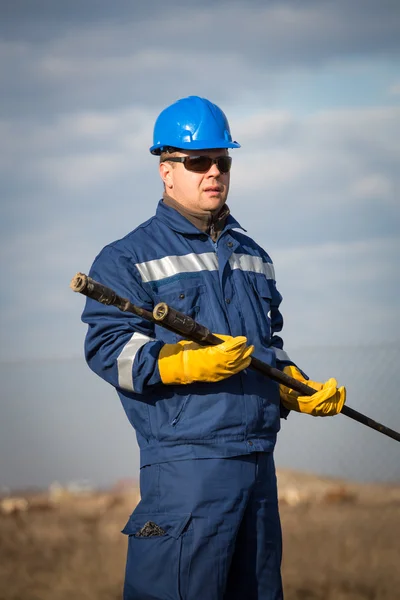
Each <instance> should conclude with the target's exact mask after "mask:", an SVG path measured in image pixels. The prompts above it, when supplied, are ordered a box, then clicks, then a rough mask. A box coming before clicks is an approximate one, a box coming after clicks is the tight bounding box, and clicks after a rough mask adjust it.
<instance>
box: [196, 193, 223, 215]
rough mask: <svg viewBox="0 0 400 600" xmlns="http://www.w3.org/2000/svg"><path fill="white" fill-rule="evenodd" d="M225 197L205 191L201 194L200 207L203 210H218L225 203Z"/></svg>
mask: <svg viewBox="0 0 400 600" xmlns="http://www.w3.org/2000/svg"><path fill="white" fill-rule="evenodd" d="M225 201H226V198H225V196H224V195H222V194H220V193H213V194H210V193H207V194H206V196H203V202H202V208H203V209H204V210H212V211H215V210H218V209H220V208H222V206H223V205H224V204H225Z"/></svg>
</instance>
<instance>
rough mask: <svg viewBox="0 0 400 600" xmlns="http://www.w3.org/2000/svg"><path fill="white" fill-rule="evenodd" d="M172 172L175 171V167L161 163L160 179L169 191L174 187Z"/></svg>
mask: <svg viewBox="0 0 400 600" xmlns="http://www.w3.org/2000/svg"><path fill="white" fill-rule="evenodd" d="M172 170H173V167H172V165H171V163H168V162H162V163H160V166H159V171H160V177H161V179H162V180H163V182H164V185H165V187H166V188H168V189H171V188H172V185H173V180H172Z"/></svg>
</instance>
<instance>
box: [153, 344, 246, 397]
mask: <svg viewBox="0 0 400 600" xmlns="http://www.w3.org/2000/svg"><path fill="white" fill-rule="evenodd" d="M217 337H219V338H221V339H222V340H224V341H223V343H222V344H219V345H218V346H200V345H199V344H196V342H189V341H186V340H183V341H181V342H178V343H177V344H165V345H164V346H163V347H162V348H161V351H160V354H159V356H158V368H159V371H160V377H161V381H162V382H163V383H164V384H166V385H176V384H186V383H193V381H208V382H215V381H221V380H222V379H226V378H227V377H230V376H231V375H235V374H236V373H239V371H242V370H243V369H246V368H247V367H248V366H249V364H250V361H251V358H250V355H251V354H252V352H253V350H254V346H246V343H247V339H246V338H245V337H243V336H237V337H232V336H230V335H220V334H217Z"/></svg>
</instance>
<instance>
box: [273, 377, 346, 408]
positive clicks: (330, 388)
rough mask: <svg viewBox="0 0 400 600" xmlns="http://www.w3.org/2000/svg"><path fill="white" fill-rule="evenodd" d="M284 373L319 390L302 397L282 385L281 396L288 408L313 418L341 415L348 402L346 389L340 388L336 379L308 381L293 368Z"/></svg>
mask: <svg viewBox="0 0 400 600" xmlns="http://www.w3.org/2000/svg"><path fill="white" fill-rule="evenodd" d="M283 372H284V373H286V375H289V376H290V377H293V379H297V381H301V382H302V383H305V384H306V385H309V386H310V387H312V388H314V389H315V390H317V393H316V394H313V395H312V396H300V394H299V392H295V391H294V390H292V389H291V388H288V387H286V386H285V385H283V384H280V385H279V394H280V398H281V401H282V404H283V405H284V406H285V407H286V408H288V409H290V410H295V411H297V412H301V413H307V414H308V415H313V417H329V416H331V415H337V414H338V413H340V411H341V410H342V408H343V405H344V403H345V401H346V388H345V387H340V388H338V387H337V381H336V379H333V378H331V379H328V381H326V382H325V383H318V382H317V381H308V380H307V379H305V378H304V377H303V375H302V374H301V373H300V371H299V370H298V369H297V368H296V367H293V366H290V367H285V368H284V369H283Z"/></svg>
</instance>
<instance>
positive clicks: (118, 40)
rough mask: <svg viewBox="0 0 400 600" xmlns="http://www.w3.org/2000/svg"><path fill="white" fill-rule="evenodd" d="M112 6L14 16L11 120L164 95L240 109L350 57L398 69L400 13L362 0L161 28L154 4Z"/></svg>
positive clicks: (232, 6) (7, 55) (146, 102)
mask: <svg viewBox="0 0 400 600" xmlns="http://www.w3.org/2000/svg"><path fill="white" fill-rule="evenodd" d="M36 4H37V3H35V8H36ZM108 4H109V3H107V4H106V3H104V2H101V3H96V8H95V7H94V6H92V7H91V8H90V7H89V6H86V3H85V7H83V5H82V3H80V4H79V5H77V4H75V7H73V6H70V3H68V18H67V17H66V15H65V10H64V9H63V8H62V7H57V6H54V4H53V5H51V4H49V3H47V2H44V3H39V6H38V7H37V12H36V11H35V12H30V11H29V7H28V6H27V5H26V3H25V10H24V11H23V12H21V10H22V9H21V6H22V5H20V4H17V5H16V6H15V7H14V6H13V5H10V6H9V7H8V11H7V12H8V19H7V30H4V29H3V31H2V33H3V35H2V38H3V41H2V43H1V46H0V64H1V66H2V69H3V82H4V91H3V94H2V105H3V111H4V112H5V111H9V112H14V113H15V112H16V111H21V110H25V111H26V112H29V113H32V114H43V113H45V112H47V111H49V110H50V111H58V112H59V111H65V110H74V109H77V108H78V107H79V108H80V109H82V108H83V107H86V108H93V107H94V108H98V109H104V108H107V107H110V106H112V107H115V106H116V105H119V106H124V105H125V106H126V105H127V104H129V103H130V104H131V105H132V104H135V103H138V104H141V105H142V106H151V105H152V106H155V107H157V106H160V95H162V96H163V101H162V104H164V102H166V103H168V102H169V101H171V102H172V101H174V100H175V99H176V98H178V97H180V96H184V95H187V94H189V93H200V94H204V95H207V96H210V97H213V98H215V100H216V101H222V102H224V103H226V102H227V103H229V102H230V99H231V98H232V96H233V95H235V94H237V95H239V96H242V97H243V95H244V96H245V95H246V91H247V92H248V93H250V94H251V93H258V94H263V95H265V94H267V95H269V96H270V95H273V93H274V89H275V87H276V86H277V85H279V82H280V80H281V78H282V75H283V71H286V72H288V71H289V72H290V71H292V73H293V71H294V69H296V70H299V69H304V70H310V69H312V68H315V67H316V66H318V65H325V66H326V65H328V64H332V63H333V62H335V61H336V62H337V61H341V60H343V59H349V57H352V58H353V59H354V60H360V58H361V57H364V58H365V57H371V56H375V57H381V58H383V59H385V58H387V56H393V57H395V58H396V57H398V54H399V49H400V42H399V39H400V36H399V31H400V11H399V10H398V9H397V6H396V5H395V4H393V3H392V2H382V3H380V5H379V9H377V7H376V5H375V4H374V3H372V2H360V1H358V2H354V3H351V4H350V5H349V3H345V2H336V3H334V4H332V3H329V2H304V3H302V4H301V5H300V6H299V4H298V3H293V2H271V3H268V4H267V5H266V4H265V3H262V2H252V3H249V2H246V3H244V2H234V3H231V2H229V4H227V3H226V2H221V3H218V4H215V3H210V6H209V8H208V9H207V10H205V7H204V4H203V5H202V6H201V7H198V6H196V5H188V4H186V5H185V6H182V5H181V3H179V2H176V3H174V2H172V3H170V5H169V7H168V8H169V10H168V12H167V13H165V10H163V11H162V13H160V17H157V13H155V12H154V3H151V6H152V11H151V14H150V10H149V7H148V6H146V5H143V3H135V4H131V5H130V6H131V8H130V10H129V9H128V8H127V7H126V6H125V7H122V8H121V11H119V10H117V9H116V7H115V6H114V5H113V9H112V10H110V6H109V5H108ZM249 4H251V9H250V10H249ZM162 6H163V9H164V8H165V6H164V5H162ZM174 9H175V10H174ZM161 14H162V18H161ZM39 15H42V16H41V18H40V17H39ZM377 17H379V18H377ZM41 19H42V20H41ZM46 22H47V23H48V27H47V34H46V35H45V36H44V37H43V36H39V38H37V37H35V36H34V35H30V33H32V31H35V30H36V28H37V27H39V28H40V31H41V32H43V31H46V28H45V24H46ZM355 23H356V24H357V26H355V25H354V24H355ZM194 24H196V26H195V27H194ZM222 24H223V25H222ZM210 27H211V29H210ZM0 31H1V29H0ZM205 31H208V32H210V33H209V34H208V35H207V41H206V42H205V37H204V32H205ZM15 73H19V77H15ZM286 74H287V73H286ZM16 95H17V96H18V99H17V101H16Z"/></svg>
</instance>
